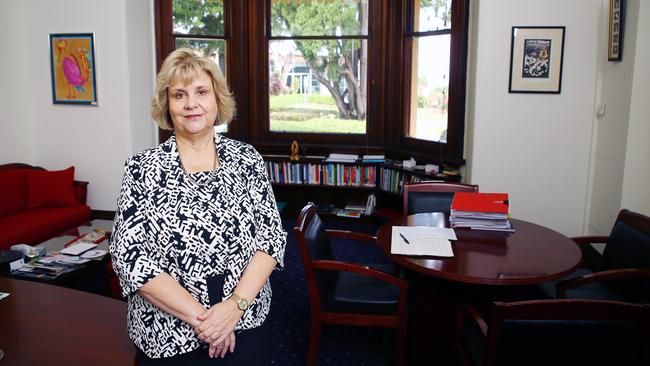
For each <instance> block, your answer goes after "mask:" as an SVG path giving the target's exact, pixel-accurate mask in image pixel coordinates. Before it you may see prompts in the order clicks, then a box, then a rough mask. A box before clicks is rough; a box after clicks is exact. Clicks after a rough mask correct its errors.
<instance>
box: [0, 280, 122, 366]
mask: <svg viewBox="0 0 650 366" xmlns="http://www.w3.org/2000/svg"><path fill="white" fill-rule="evenodd" d="M0 292H8V293H10V295H9V297H7V298H4V299H2V300H0V349H2V350H3V352H4V358H3V359H2V360H0V365H13V366H20V365H25V366H27V365H29V366H32V365H70V366H74V365H93V366H101V365H107V366H108V365H129V366H131V365H133V364H134V361H135V346H134V345H133V343H132V342H131V340H130V339H129V336H128V334H127V330H126V312H127V309H126V303H125V302H122V301H119V300H114V299H111V298H108V297H103V296H99V295H95V294H90V293H85V292H81V291H77V290H71V289H67V288H63V287H58V286H54V285H47V284H42V283H36V282H30V281H23V280H13V279H8V278H0Z"/></svg>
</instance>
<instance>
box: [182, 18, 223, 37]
mask: <svg viewBox="0 0 650 366" xmlns="http://www.w3.org/2000/svg"><path fill="white" fill-rule="evenodd" d="M224 15H225V14H224ZM172 36H173V37H174V39H175V40H176V39H178V38H189V39H217V40H219V39H220V40H224V41H226V40H228V37H227V36H225V35H223V36H214V35H208V34H182V33H174V34H173V35H172Z"/></svg>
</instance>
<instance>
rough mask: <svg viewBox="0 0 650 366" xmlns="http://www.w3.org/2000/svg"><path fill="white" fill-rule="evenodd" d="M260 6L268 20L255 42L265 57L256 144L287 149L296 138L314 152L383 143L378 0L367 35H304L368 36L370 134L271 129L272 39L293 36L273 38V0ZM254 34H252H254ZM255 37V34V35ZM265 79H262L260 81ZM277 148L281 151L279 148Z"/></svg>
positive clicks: (259, 56)
mask: <svg viewBox="0 0 650 366" xmlns="http://www.w3.org/2000/svg"><path fill="white" fill-rule="evenodd" d="M253 2H254V3H255V7H256V14H257V17H258V18H262V19H264V22H263V23H264V25H263V27H264V33H263V37H259V33H256V36H257V37H256V39H255V41H254V42H255V43H256V46H255V47H254V50H253V52H255V53H254V54H251V59H253V60H262V61H263V62H258V63H257V64H256V65H252V67H254V68H255V74H256V75H257V77H255V79H257V80H258V83H257V85H256V87H254V88H252V89H251V91H252V93H253V94H255V97H254V99H255V100H256V103H257V105H258V108H254V111H253V113H254V114H255V116H254V117H253V118H254V120H255V121H261V123H260V127H259V128H257V129H256V131H254V132H255V139H254V141H255V142H256V145H259V146H260V147H262V148H263V149H264V148H266V149H277V148H278V147H280V148H283V149H284V151H287V148H288V146H287V144H291V142H292V141H294V140H296V141H298V142H299V143H300V144H301V145H307V146H308V149H309V151H310V152H317V153H322V152H329V150H331V149H329V147H331V146H337V148H340V149H347V150H350V151H355V150H358V149H360V148H365V147H367V146H369V145H378V144H379V135H380V134H379V133H378V131H376V129H374V128H372V124H373V122H374V121H375V120H376V119H377V117H376V116H375V113H374V108H372V106H373V103H372V101H373V99H374V95H373V88H372V85H373V81H374V80H375V79H376V78H377V76H376V72H377V71H376V70H378V66H377V65H378V59H377V58H378V57H377V56H378V55H377V52H376V48H377V47H378V46H377V42H378V41H377V37H376V36H373V33H374V32H373V31H372V29H375V28H376V24H375V23H376V19H377V17H376V16H374V15H373V14H374V12H375V11H378V10H379V9H378V6H377V5H378V3H379V2H377V1H372V0H370V1H369V3H368V17H369V19H368V34H367V36H343V37H337V36H303V37H301V38H305V39H339V38H355V39H356V38H360V39H366V40H367V42H368V63H367V68H368V69H367V83H368V85H367V88H366V90H367V97H366V98H367V99H366V103H367V104H366V110H367V113H366V133H365V134H328V133H294V132H273V131H271V130H270V111H269V67H268V66H269V42H271V41H273V40H280V39H292V37H272V36H271V34H272V32H271V22H270V14H271V1H268V0H253ZM251 35H252V34H251ZM253 37H255V36H253ZM260 81H261V82H260ZM276 151H277V150H276Z"/></svg>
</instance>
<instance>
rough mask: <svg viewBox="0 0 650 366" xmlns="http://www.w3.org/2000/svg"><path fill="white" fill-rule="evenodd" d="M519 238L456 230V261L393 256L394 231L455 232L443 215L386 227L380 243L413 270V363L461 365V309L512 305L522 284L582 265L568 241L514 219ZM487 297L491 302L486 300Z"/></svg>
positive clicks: (412, 217) (405, 219)
mask: <svg viewBox="0 0 650 366" xmlns="http://www.w3.org/2000/svg"><path fill="white" fill-rule="evenodd" d="M512 224H513V226H514V228H515V232H514V233H507V232H497V231H481V230H471V229H456V230H455V232H456V237H457V238H458V240H456V241H452V244H451V246H452V250H453V252H454V256H453V257H449V258H446V257H421V256H405V255H393V254H391V252H390V248H391V236H392V235H391V234H392V229H393V226H434V227H449V219H448V215H446V214H443V213H423V214H415V215H410V216H406V217H402V218H400V219H397V220H394V221H392V222H389V223H387V224H385V225H383V226H382V227H381V228H380V229H379V231H378V233H377V242H378V244H379V246H380V247H381V249H382V250H383V251H384V253H385V254H386V255H387V256H388V257H389V258H390V259H391V260H393V261H394V262H396V263H397V264H399V265H401V266H402V267H404V268H407V269H409V270H411V271H412V272H415V273H411V274H410V275H409V276H408V277H409V282H410V283H411V289H410V291H409V292H410V293H411V297H410V299H409V301H410V304H409V308H410V310H409V331H408V332H409V337H408V342H409V349H410V352H409V356H410V360H409V364H410V365H431V364H441V365H446V364H456V362H457V360H456V359H455V353H454V352H453V350H454V349H455V335H456V331H457V330H456V322H455V314H456V309H457V304H458V303H459V302H460V303H465V302H469V303H472V302H473V301H477V300H480V302H482V303H483V302H486V301H491V300H490V299H498V300H502V301H503V300H508V297H510V296H511V294H509V292H510V291H511V290H515V289H521V287H518V286H519V285H533V284H539V283H542V282H545V281H550V280H554V279H558V278H560V277H562V276H564V275H566V274H569V273H571V272H572V271H573V270H574V269H575V268H576V267H577V266H578V265H579V264H580V260H581V251H580V249H579V248H578V246H577V245H576V244H575V243H574V242H573V241H572V240H571V239H569V238H567V237H566V236H564V235H562V234H560V233H558V232H556V231H553V230H551V229H548V228H545V227H543V226H540V225H536V224H533V223H530V222H527V221H523V220H516V219H512ZM485 298H487V299H488V300H485Z"/></svg>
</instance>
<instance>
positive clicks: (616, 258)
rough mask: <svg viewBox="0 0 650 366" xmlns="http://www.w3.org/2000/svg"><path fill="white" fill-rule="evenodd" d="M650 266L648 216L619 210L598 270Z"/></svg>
mask: <svg viewBox="0 0 650 366" xmlns="http://www.w3.org/2000/svg"><path fill="white" fill-rule="evenodd" d="M620 268H650V217H648V216H645V215H641V214H639V213H636V212H632V211H629V210H625V209H623V210H621V212H619V214H618V217H617V218H616V222H615V223H614V227H613V228H612V232H611V233H610V234H609V239H608V240H607V245H606V246H605V250H604V252H603V256H602V260H601V268H598V269H599V270H608V269H620Z"/></svg>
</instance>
